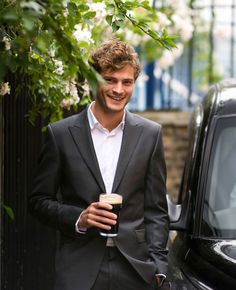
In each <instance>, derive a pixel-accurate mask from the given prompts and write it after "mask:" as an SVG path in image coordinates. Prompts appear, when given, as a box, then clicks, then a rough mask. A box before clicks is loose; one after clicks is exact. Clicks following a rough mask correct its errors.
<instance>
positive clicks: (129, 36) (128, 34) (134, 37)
mask: <svg viewBox="0 0 236 290" xmlns="http://www.w3.org/2000/svg"><path fill="white" fill-rule="evenodd" d="M124 34H125V38H126V40H127V41H128V42H130V43H132V45H133V46H138V45H139V44H140V43H141V41H142V36H141V35H139V34H137V33H134V32H133V31H132V30H130V29H128V28H125V29H124Z"/></svg>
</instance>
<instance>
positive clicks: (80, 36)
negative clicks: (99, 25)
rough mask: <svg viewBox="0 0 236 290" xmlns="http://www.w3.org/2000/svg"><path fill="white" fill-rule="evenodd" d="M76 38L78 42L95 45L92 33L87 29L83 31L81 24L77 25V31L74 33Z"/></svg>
mask: <svg viewBox="0 0 236 290" xmlns="http://www.w3.org/2000/svg"><path fill="white" fill-rule="evenodd" d="M73 35H74V37H75V38H76V40H77V41H78V42H81V41H83V42H88V43H93V42H94V41H93V39H92V33H91V31H89V30H88V29H87V28H83V29H82V25H81V24H76V25H75V31H74V32H73Z"/></svg>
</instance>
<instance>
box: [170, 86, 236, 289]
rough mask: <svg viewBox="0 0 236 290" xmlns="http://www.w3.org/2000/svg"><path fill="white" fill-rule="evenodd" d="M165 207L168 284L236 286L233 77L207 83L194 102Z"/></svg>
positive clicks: (182, 286)
mask: <svg viewBox="0 0 236 290" xmlns="http://www.w3.org/2000/svg"><path fill="white" fill-rule="evenodd" d="M169 213H170V218H171V230H172V231H171V233H170V241H169V260H170V262H169V264H170V275H169V279H170V281H171V282H172V289H214V290H215V289H222V290H226V289H228V290H230V289H232V290H233V289H236V80H226V81H223V82H220V83H218V84H217V85H215V86H214V87H212V88H211V89H210V90H209V92H208V94H207V95H206V97H205V98H204V100H203V102H202V103H201V104H199V105H198V106H197V107H196V109H195V111H194V113H193V115H192V118H191V122H190V126H189V149H188V154H187V159H186V164H185V169H184V174H183V178H182V184H181V187H180V193H179V201H178V205H174V204H173V203H172V202H171V201H170V200H169Z"/></svg>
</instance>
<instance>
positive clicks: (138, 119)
mask: <svg viewBox="0 0 236 290" xmlns="http://www.w3.org/2000/svg"><path fill="white" fill-rule="evenodd" d="M129 114H131V117H132V119H133V121H134V122H136V123H137V124H140V125H142V126H144V127H145V128H150V129H153V130H160V129H161V127H162V126H161V124H159V123H158V122H155V121H152V120H150V119H147V118H144V117H142V116H140V115H138V114H134V113H129Z"/></svg>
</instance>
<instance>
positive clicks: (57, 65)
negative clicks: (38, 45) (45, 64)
mask: <svg viewBox="0 0 236 290" xmlns="http://www.w3.org/2000/svg"><path fill="white" fill-rule="evenodd" d="M53 61H54V64H55V70H54V71H53V72H54V73H56V74H58V75H63V73H64V67H63V62H62V61H61V60H57V59H54V60H53Z"/></svg>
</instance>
